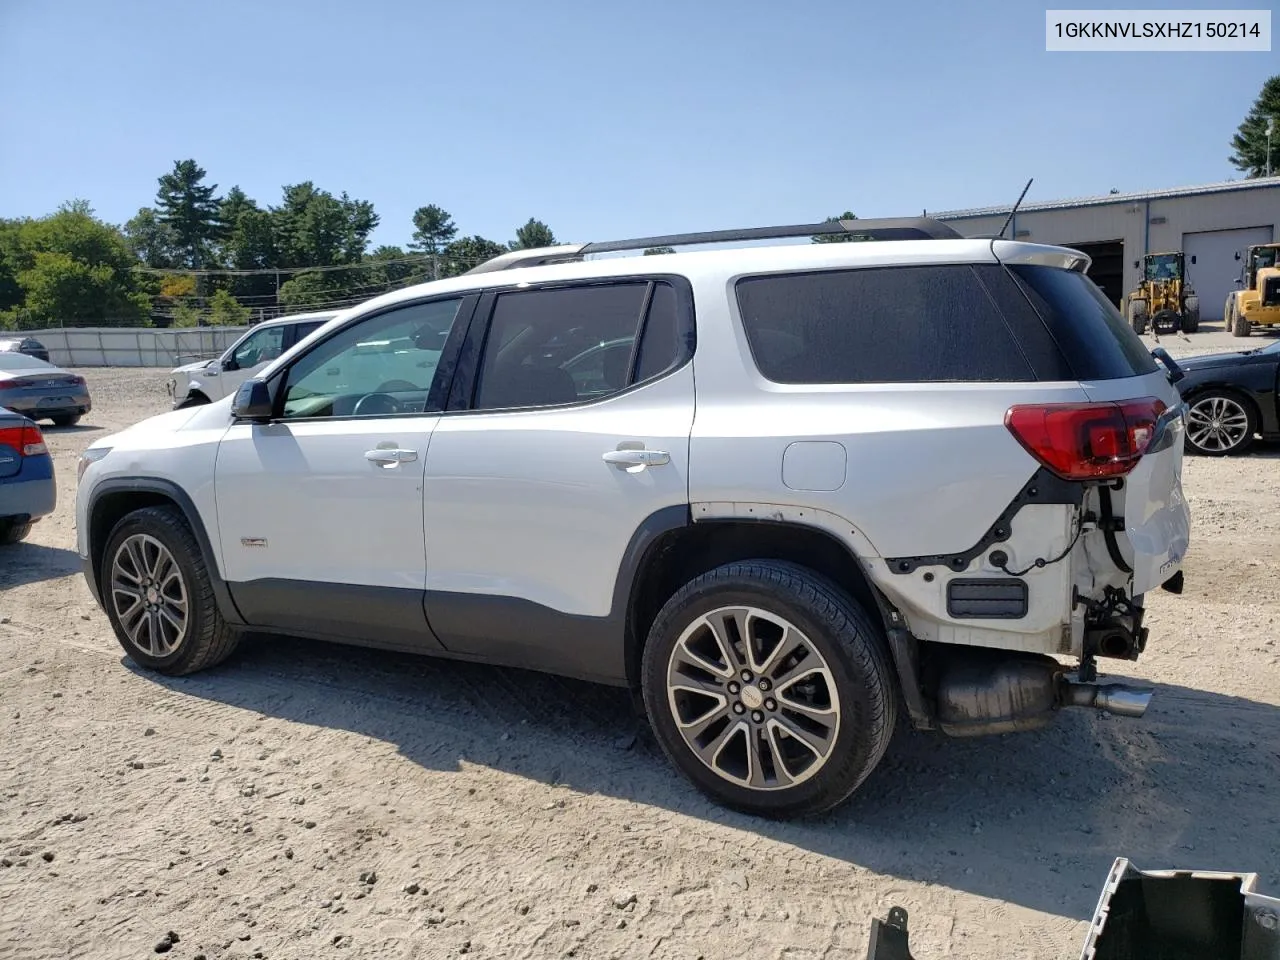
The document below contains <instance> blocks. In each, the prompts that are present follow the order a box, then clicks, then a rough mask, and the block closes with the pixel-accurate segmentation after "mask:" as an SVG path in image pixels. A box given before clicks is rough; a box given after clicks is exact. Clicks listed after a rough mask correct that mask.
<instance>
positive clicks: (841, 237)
mask: <svg viewBox="0 0 1280 960" xmlns="http://www.w3.org/2000/svg"><path fill="white" fill-rule="evenodd" d="M857 219H858V218H857V217H856V216H854V215H853V214H852V213H850V212H849V211H848V210H846V211H845V212H844V213H842V214H840V215H839V216H838V217H827V218H826V219H825V220H823V221H822V222H823V223H838V222H839V221H841V220H857ZM857 239H858V238H857V237H855V236H853V235H852V234H848V233H820V234H818V235H817V236H815V237H814V238H813V242H814V243H849V242H850V241H852V240H857Z"/></svg>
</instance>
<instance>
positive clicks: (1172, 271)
mask: <svg viewBox="0 0 1280 960" xmlns="http://www.w3.org/2000/svg"><path fill="white" fill-rule="evenodd" d="M1179 259H1180V258H1179V257H1178V255H1177V254H1176V253H1162V254H1158V255H1157V256H1154V257H1148V258H1147V279H1148V280H1177V279H1178V278H1179V277H1181V276H1182V266H1181V264H1180V263H1179V262H1178V261H1179Z"/></svg>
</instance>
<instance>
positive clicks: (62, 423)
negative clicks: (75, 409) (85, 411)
mask: <svg viewBox="0 0 1280 960" xmlns="http://www.w3.org/2000/svg"><path fill="white" fill-rule="evenodd" d="M80 417H81V414H78V413H73V414H71V415H70V416H66V417H54V418H53V425H54V426H55V427H74V426H75V425H76V424H77V423H79V422H80Z"/></svg>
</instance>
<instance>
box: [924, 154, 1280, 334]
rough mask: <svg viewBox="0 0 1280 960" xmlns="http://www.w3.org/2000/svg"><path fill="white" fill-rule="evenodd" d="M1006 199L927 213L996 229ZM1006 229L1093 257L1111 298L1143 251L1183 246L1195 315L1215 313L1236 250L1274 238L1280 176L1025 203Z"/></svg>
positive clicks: (1236, 272)
mask: <svg viewBox="0 0 1280 960" xmlns="http://www.w3.org/2000/svg"><path fill="white" fill-rule="evenodd" d="M1011 206H1012V201H1011V202H1010V203H1009V204H1006V205H1004V206H1002V207H984V208H978V209H973V210H948V211H944V212H937V211H933V210H930V211H927V212H928V215H929V216H930V217H935V218H937V219H938V220H945V221H948V222H949V223H950V224H951V226H953V227H954V228H955V229H956V230H958V231H959V232H960V233H962V234H964V235H965V236H982V235H989V234H995V233H999V231H1000V228H1001V227H1002V226H1003V225H1004V222H1005V220H1006V219H1008V216H1009V210H1010V207H1011ZM1005 235H1006V236H1008V237H1011V238H1012V237H1017V239H1020V240H1030V241H1032V242H1035V243H1056V244H1062V245H1064V246H1068V247H1075V248H1077V249H1079V250H1081V251H1083V252H1084V253H1087V254H1088V255H1089V256H1090V257H1091V258H1092V259H1093V265H1092V266H1091V267H1090V268H1089V275H1090V276H1091V277H1093V279H1094V280H1095V281H1096V282H1097V284H1098V285H1099V286H1100V287H1102V289H1103V290H1105V291H1106V293H1107V295H1108V296H1109V297H1110V298H1111V299H1112V300H1113V301H1114V302H1115V303H1116V304H1117V305H1118V304H1119V303H1120V298H1121V297H1122V296H1123V295H1124V293H1125V292H1126V291H1129V290H1132V289H1133V288H1134V287H1135V286H1136V285H1137V283H1138V273H1139V269H1138V265H1137V264H1138V261H1140V260H1141V259H1142V256H1143V254H1146V253H1164V252H1170V251H1175V250H1181V251H1182V252H1183V253H1185V254H1186V257H1187V275H1188V277H1189V278H1190V281H1191V284H1192V286H1193V287H1194V288H1195V290H1196V293H1197V294H1198V295H1199V297H1200V317H1201V319H1202V320H1221V319H1222V308H1223V305H1224V304H1225V303H1226V299H1227V294H1228V293H1229V292H1231V291H1232V290H1234V289H1236V286H1235V280H1236V278H1237V277H1239V276H1240V263H1239V262H1237V261H1236V259H1235V254H1236V251H1237V250H1239V251H1241V252H1243V251H1244V248H1245V247H1247V246H1249V245H1250V244H1254V243H1270V242H1271V241H1272V240H1276V239H1280V176H1276V177H1265V178H1257V179H1253V180H1229V181H1226V182H1224V183H1208V184H1205V185H1203V186H1199V187H1180V188H1177V189H1172V190H1152V191H1149V192H1145V193H1117V194H1108V195H1106V196H1100V197H1082V198H1080V199H1076V200H1054V201H1047V202H1040V203H1027V202H1024V203H1023V205H1022V206H1021V207H1020V208H1019V209H1018V212H1017V215H1016V216H1015V217H1014V219H1013V223H1011V224H1010V225H1009V231H1008V232H1007V233H1006V234H1005ZM1193 257H1194V258H1195V259H1194V262H1193V260H1192V258H1193Z"/></svg>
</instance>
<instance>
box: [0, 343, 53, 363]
mask: <svg viewBox="0 0 1280 960" xmlns="http://www.w3.org/2000/svg"><path fill="white" fill-rule="evenodd" d="M0 353H25V354H26V355H27V356H29V357H35V358H36V359H37V360H43V361H45V362H46V363H48V362H49V350H48V348H47V347H46V346H45V345H44V344H43V343H41V342H40V341H39V340H37V339H36V338H35V337H10V338H8V339H3V338H0Z"/></svg>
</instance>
